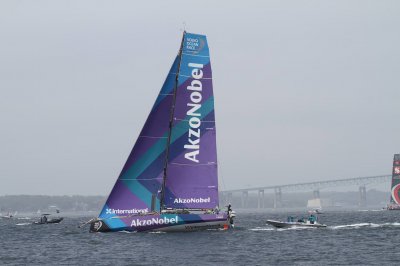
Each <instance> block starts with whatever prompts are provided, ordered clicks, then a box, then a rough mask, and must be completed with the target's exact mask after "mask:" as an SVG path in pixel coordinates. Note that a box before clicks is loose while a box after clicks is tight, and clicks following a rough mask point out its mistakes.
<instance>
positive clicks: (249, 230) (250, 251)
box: [0, 211, 400, 265]
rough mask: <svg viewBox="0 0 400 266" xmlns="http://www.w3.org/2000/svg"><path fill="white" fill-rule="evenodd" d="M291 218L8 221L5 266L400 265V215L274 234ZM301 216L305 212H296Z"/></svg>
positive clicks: (348, 218)
mask: <svg viewBox="0 0 400 266" xmlns="http://www.w3.org/2000/svg"><path fill="white" fill-rule="evenodd" d="M287 214H288V213H287V212H286V213H285V212H280V213H277V212H271V211H270V212H267V211H265V212H262V213H261V212H258V213H240V212H239V213H238V217H237V219H236V228H235V229H234V230H229V231H216V230H214V231H202V232H191V233H127V232H118V233H88V228H87V227H86V228H84V229H79V228H77V225H78V224H79V223H80V222H82V221H85V220H87V219H88V217H80V218H76V217H75V218H66V219H65V220H64V221H63V223H61V224H52V225H51V224H49V225H31V224H29V223H30V222H31V220H27V219H13V220H7V219H2V220H1V219H0V264H1V265H27V264H29V265H39V264H40V265H78V264H79V265H90V264H92V265H111V264H112V265H398V263H399V261H400V248H399V243H400V211H398V212H397V211H391V212H389V211H342V212H326V213H324V214H322V215H320V220H321V222H323V223H326V224H328V225H329V228H325V229H324V228H319V229H316V228H311V229H278V230H276V229H273V228H271V227H269V226H267V225H265V220H266V219H278V220H285V219H286V216H287ZM290 214H293V215H301V214H304V213H301V212H297V213H296V212H290Z"/></svg>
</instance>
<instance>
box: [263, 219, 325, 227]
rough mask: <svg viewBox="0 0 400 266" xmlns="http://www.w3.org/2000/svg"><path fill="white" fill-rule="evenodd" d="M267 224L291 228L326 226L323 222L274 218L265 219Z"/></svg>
mask: <svg viewBox="0 0 400 266" xmlns="http://www.w3.org/2000/svg"><path fill="white" fill-rule="evenodd" d="M267 224H269V225H272V226H274V227H276V228H293V227H310V228H313V227H317V228H321V227H326V225H325V224H319V223H314V224H311V223H300V222H281V221H274V220H267Z"/></svg>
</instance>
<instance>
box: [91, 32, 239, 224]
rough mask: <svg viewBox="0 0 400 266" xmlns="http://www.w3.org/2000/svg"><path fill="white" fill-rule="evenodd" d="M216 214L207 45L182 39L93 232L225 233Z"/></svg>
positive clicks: (226, 215)
mask: <svg viewBox="0 0 400 266" xmlns="http://www.w3.org/2000/svg"><path fill="white" fill-rule="evenodd" d="M228 209H229V210H228V211H227V212H222V211H220V209H219V198H218V164H217V148H216V122H215V113H214V93H213V85H212V71H211V63H210V54H209V48H208V44H207V38H206V36H204V35H199V34H193V33H187V32H184V33H183V37H182V41H181V44H180V49H179V52H178V55H177V56H176V58H175V60H174V62H173V64H172V67H171V69H170V71H169V73H168V75H167V78H166V80H165V82H164V85H163V86H162V88H161V91H160V93H159V94H158V97H157V99H156V101H155V103H154V105H153V108H152V109H151V111H150V114H149V116H148V118H147V120H146V122H145V124H144V126H143V129H142V131H141V132H140V135H139V137H138V139H137V141H136V143H135V145H134V147H133V149H132V151H131V153H130V155H129V157H128V159H127V161H126V163H125V165H124V167H123V169H122V171H121V173H120V175H119V177H118V179H117V181H116V183H115V185H114V187H113V189H112V191H111V193H110V195H109V197H108V199H107V201H106V203H105V205H104V207H103V209H102V210H101V212H100V214H99V216H98V218H96V219H94V220H92V221H90V224H91V225H90V231H91V232H109V231H121V230H126V231H138V232H140V231H193V230H201V229H228V228H229V227H231V226H233V217H234V212H232V211H231V207H230V205H229V208H228Z"/></svg>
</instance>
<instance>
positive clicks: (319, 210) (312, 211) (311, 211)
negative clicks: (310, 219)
mask: <svg viewBox="0 0 400 266" xmlns="http://www.w3.org/2000/svg"><path fill="white" fill-rule="evenodd" d="M308 213H315V214H323V212H322V211H321V209H315V210H310V211H308Z"/></svg>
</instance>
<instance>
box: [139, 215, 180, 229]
mask: <svg viewBox="0 0 400 266" xmlns="http://www.w3.org/2000/svg"><path fill="white" fill-rule="evenodd" d="M176 223H178V216H175V217H172V218H168V217H165V216H164V217H162V218H161V217H158V218H151V219H145V220H141V219H133V220H132V222H131V227H140V226H152V225H159V224H176Z"/></svg>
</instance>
